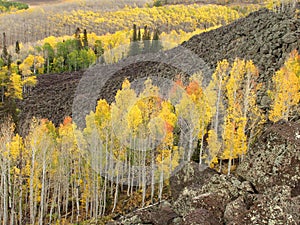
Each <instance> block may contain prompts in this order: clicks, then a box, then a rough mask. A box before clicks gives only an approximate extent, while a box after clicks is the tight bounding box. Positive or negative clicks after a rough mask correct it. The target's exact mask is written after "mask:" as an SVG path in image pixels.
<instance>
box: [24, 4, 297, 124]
mask: <svg viewBox="0 0 300 225" xmlns="http://www.w3.org/2000/svg"><path fill="white" fill-rule="evenodd" d="M292 49H297V50H300V20H299V19H296V18H295V17H294V18H291V17H289V16H286V15H281V14H276V13H273V12H270V11H268V10H266V9H264V10H260V11H257V12H254V13H252V14H250V15H249V16H248V17H246V18H243V19H240V20H237V21H236V22H234V23H232V24H230V25H228V26H224V27H221V28H219V29H216V30H213V31H210V32H207V33H203V34H200V35H197V36H194V37H193V38H191V39H190V40H189V41H187V42H185V43H183V44H182V46H179V47H177V48H175V49H172V50H170V51H166V52H161V53H158V54H154V55H143V56H137V57H129V58H128V59H126V60H124V61H122V62H120V63H118V64H115V65H112V66H105V67H104V69H105V71H107V70H111V68H118V69H117V70H114V72H113V74H111V75H110V77H109V79H107V80H105V79H106V77H105V76H104V75H103V74H100V73H99V72H93V75H94V76H90V77H89V82H90V83H91V84H94V88H95V89H97V88H99V87H97V86H95V84H96V85H97V82H94V80H105V85H102V87H101V90H96V92H97V98H106V99H108V100H109V101H113V99H114V97H113V96H114V94H115V92H116V90H117V89H119V88H120V86H121V83H122V81H123V80H124V78H128V79H129V80H131V81H132V80H135V79H140V78H142V77H147V76H153V75H155V76H161V77H165V78H167V79H174V77H176V75H178V74H182V75H190V74H191V73H193V72H195V71H197V70H203V68H204V67H205V72H204V74H205V76H206V80H209V78H210V76H211V71H212V70H213V69H214V68H215V66H216V63H217V62H218V61H220V60H222V59H228V60H230V61H232V60H234V59H235V58H236V57H240V58H245V59H252V60H253V61H254V63H255V64H256V65H257V66H258V68H259V70H260V78H259V81H260V82H262V83H264V84H265V85H264V86H263V88H262V89H261V91H260V92H259V93H258V95H259V101H260V102H259V103H260V104H261V106H262V107H268V98H267V97H266V96H265V94H264V93H265V91H266V89H267V88H268V86H269V82H270V79H271V76H272V74H273V73H274V71H276V70H277V69H278V68H280V67H281V66H282V64H283V63H284V60H285V59H286V57H287V55H288V53H289V52H290V51H291V50H292ZM184 51H186V52H187V51H189V53H188V54H190V55H191V54H194V56H193V55H191V56H190V57H187V55H186V53H183V52H184ZM196 58H197V60H194V59H196ZM199 60H202V61H203V63H204V64H205V65H204V66H203V65H202V66H199V65H198V64H199V63H198V62H199ZM98 69H99V65H98V67H97V66H96V67H95V68H92V69H90V70H91V71H97V70H98ZM102 69H103V68H102ZM90 70H89V71H90ZM99 70H101V69H99ZM83 73H84V71H81V72H77V73H71V74H70V73H65V74H53V75H49V74H48V75H42V76H39V78H38V80H39V83H38V85H37V86H36V88H34V90H33V91H32V92H31V94H30V95H29V96H27V97H25V99H24V101H22V102H21V104H20V106H19V107H20V109H21V114H20V119H21V124H22V123H23V122H24V121H25V119H28V118H31V117H32V116H37V117H47V118H49V119H50V120H52V121H54V122H55V123H56V124H58V123H60V122H61V121H62V119H63V117H65V116H67V115H71V114H72V104H73V100H74V97H75V93H76V91H75V90H76V87H77V85H78V83H79V80H80V79H81V77H82V76H83ZM89 86H90V85H89ZM89 86H88V88H86V89H87V90H86V92H92V91H95V89H93V88H92V87H91V88H90V87H89ZM89 89H91V90H89ZM87 94H89V93H87ZM97 98H96V99H94V101H96V100H97ZM92 105H93V106H94V105H95V103H93V104H92ZM92 109H93V108H89V107H87V109H86V112H89V111H90V110H92Z"/></svg>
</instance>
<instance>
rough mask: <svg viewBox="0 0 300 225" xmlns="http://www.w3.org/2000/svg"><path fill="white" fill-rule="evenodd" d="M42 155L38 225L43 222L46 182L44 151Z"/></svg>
mask: <svg viewBox="0 0 300 225" xmlns="http://www.w3.org/2000/svg"><path fill="white" fill-rule="evenodd" d="M44 149H45V148H44ZM43 155H44V156H43V172H42V190H41V201H40V218H39V225H43V220H44V206H45V186H46V184H45V182H46V150H44V153H43Z"/></svg>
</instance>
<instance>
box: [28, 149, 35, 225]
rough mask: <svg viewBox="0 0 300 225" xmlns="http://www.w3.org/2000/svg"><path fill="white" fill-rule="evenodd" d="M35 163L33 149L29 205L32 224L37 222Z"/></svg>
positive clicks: (33, 151) (33, 150)
mask: <svg viewBox="0 0 300 225" xmlns="http://www.w3.org/2000/svg"><path fill="white" fill-rule="evenodd" d="M34 164H35V149H34V148H33V149H32V156H31V167H30V181H29V207H30V223H31V224H32V225H34V224H35V213H34V190H33V189H34V187H33V179H34V172H35V170H34Z"/></svg>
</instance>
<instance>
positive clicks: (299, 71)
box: [269, 50, 300, 122]
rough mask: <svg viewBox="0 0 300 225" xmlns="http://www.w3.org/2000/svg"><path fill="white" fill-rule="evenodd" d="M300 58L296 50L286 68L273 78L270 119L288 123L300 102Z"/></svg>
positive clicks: (285, 65) (286, 63)
mask: <svg viewBox="0 0 300 225" xmlns="http://www.w3.org/2000/svg"><path fill="white" fill-rule="evenodd" d="M299 77H300V56H299V54H298V52H297V51H296V50H294V51H293V52H291V54H290V56H289V58H288V59H287V61H286V62H285V63H284V66H283V67H282V68H281V69H280V70H279V71H277V72H276V73H275V75H274V76H273V79H272V81H273V86H274V87H273V89H272V90H271V91H270V94H271V98H272V100H273V103H272V106H271V111H270V114H269V119H270V120H271V121H273V122H276V121H278V120H280V119H283V120H285V121H288V120H289V119H290V116H291V112H292V111H293V107H297V105H298V103H299V101H300V92H299V90H300V78H299Z"/></svg>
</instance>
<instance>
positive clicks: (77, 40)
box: [75, 27, 82, 50]
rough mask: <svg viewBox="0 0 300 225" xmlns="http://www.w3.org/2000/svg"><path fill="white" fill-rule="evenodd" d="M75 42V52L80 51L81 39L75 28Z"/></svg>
mask: <svg viewBox="0 0 300 225" xmlns="http://www.w3.org/2000/svg"><path fill="white" fill-rule="evenodd" d="M75 40H76V42H77V50H80V49H82V43H81V38H80V28H79V27H77V29H76V31H75Z"/></svg>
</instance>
